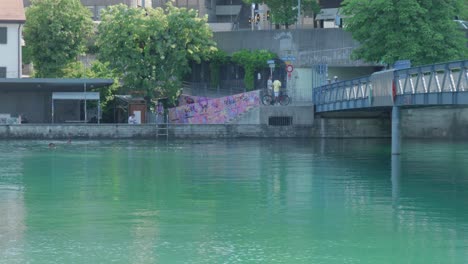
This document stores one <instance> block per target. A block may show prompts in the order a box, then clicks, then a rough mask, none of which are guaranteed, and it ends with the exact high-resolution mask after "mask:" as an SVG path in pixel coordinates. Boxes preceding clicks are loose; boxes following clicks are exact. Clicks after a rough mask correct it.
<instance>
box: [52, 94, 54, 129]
mask: <svg viewBox="0 0 468 264" xmlns="http://www.w3.org/2000/svg"><path fill="white" fill-rule="evenodd" d="M53 123H54V98H53V96H52V124H53Z"/></svg>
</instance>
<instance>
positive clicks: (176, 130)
mask: <svg viewBox="0 0 468 264" xmlns="http://www.w3.org/2000/svg"><path fill="white" fill-rule="evenodd" d="M161 127H162V126H158V125H154V124H142V125H128V124H21V125H0V139H68V138H74V139H164V140H165V139H166V138H169V139H173V138H194V139H196V138H212V139H216V138H314V137H333V138H364V137H366V138H389V137H390V121H389V120H378V119H317V120H316V122H315V124H314V125H287V123H281V122H280V123H278V124H277V125H251V124H212V125H193V124H177V125H176V124H169V125H167V134H168V136H167V137H166V136H165V135H163V136H159V137H158V130H159V134H166V131H165V130H164V128H161Z"/></svg>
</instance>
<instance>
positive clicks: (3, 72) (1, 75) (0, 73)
mask: <svg viewBox="0 0 468 264" xmlns="http://www.w3.org/2000/svg"><path fill="white" fill-rule="evenodd" d="M0 78H6V67H0Z"/></svg>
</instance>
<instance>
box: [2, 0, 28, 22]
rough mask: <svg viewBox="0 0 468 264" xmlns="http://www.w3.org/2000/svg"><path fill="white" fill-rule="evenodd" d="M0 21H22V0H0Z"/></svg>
mask: <svg viewBox="0 0 468 264" xmlns="http://www.w3.org/2000/svg"><path fill="white" fill-rule="evenodd" d="M0 6H1V8H0V22H3V23H24V22H25V21H26V16H25V14H24V7H23V0H0Z"/></svg>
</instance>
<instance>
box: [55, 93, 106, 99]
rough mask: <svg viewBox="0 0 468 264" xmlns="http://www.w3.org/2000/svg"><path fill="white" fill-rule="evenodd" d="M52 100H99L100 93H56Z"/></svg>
mask: <svg viewBox="0 0 468 264" xmlns="http://www.w3.org/2000/svg"><path fill="white" fill-rule="evenodd" d="M52 100H99V93H98V92H86V93H80V92H55V93H52Z"/></svg>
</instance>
